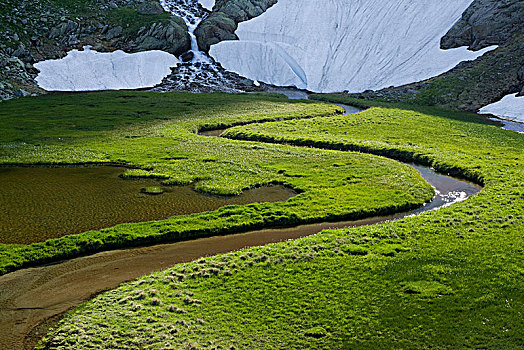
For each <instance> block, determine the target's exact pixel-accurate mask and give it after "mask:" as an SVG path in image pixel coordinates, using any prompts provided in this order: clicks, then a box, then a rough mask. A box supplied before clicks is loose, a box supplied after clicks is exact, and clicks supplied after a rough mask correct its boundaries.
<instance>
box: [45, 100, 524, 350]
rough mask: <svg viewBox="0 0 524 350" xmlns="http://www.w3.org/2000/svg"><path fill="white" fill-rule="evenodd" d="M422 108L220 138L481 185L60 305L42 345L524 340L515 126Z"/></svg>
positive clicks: (444, 345)
mask: <svg viewBox="0 0 524 350" xmlns="http://www.w3.org/2000/svg"><path fill="white" fill-rule="evenodd" d="M345 102H346V103H349V102H351V101H345ZM424 109H425V110H426V111H427V112H426V113H422V112H420V111H417V110H400V109H398V108H371V109H369V110H368V111H365V112H362V113H360V114H358V115H350V116H336V117H329V118H313V119H308V120H300V121H298V120H295V121H283V122H278V123H266V124H263V125H249V126H244V127H238V128H235V129H234V130H231V131H228V132H227V135H228V136H229V137H239V138H240V137H242V138H249V139H259V140H264V141H272V142H288V143H294V144H300V145H302V144H307V145H310V146H315V147H324V146H326V147H332V148H344V149H351V148H352V147H355V148H358V149H360V150H363V151H367V152H373V153H379V154H388V155H389V156H392V157H395V158H397V159H410V160H418V161H423V162H425V163H427V164H432V165H433V166H435V167H436V168H437V169H440V170H449V171H456V172H458V173H460V174H462V175H463V176H464V177H468V178H475V179H477V180H478V181H482V182H484V183H485V188H484V190H483V191H482V192H480V193H479V194H477V195H475V196H473V197H471V198H470V199H468V200H466V201H464V202H461V203H457V204H454V205H452V206H450V207H446V208H442V209H440V210H437V211H432V212H427V213H424V214H422V215H419V216H414V217H409V218H405V219H402V220H398V221H394V222H388V223H384V224H380V225H372V226H366V227H359V228H348V229H343V230H335V231H325V232H323V233H321V234H318V235H315V236H311V237H306V238H303V239H299V240H296V241H290V242H283V243H278V244H272V245H268V246H264V247H257V248H250V249H244V250H242V251H238V252H235V253H230V254H225V255H219V256H215V257H210V258H205V259H199V260H197V261H194V262H192V263H188V264H180V265H177V266H175V267H173V268H171V269H168V270H165V271H162V272H158V273H154V274H152V275H149V276H146V277H143V278H142V279H140V280H138V281H134V282H131V283H127V284H124V285H122V286H120V287H119V288H118V289H116V290H113V291H110V292H108V293H105V294H102V295H100V296H99V297H97V298H95V299H93V300H92V301H89V302H88V303H86V304H84V305H82V306H81V307H79V308H78V309H76V310H75V311H73V312H71V313H69V314H68V315H67V316H66V317H65V319H64V320H63V321H61V322H60V323H59V325H58V326H57V327H56V328H55V329H54V330H53V331H52V332H50V334H49V335H48V336H47V337H46V338H45V339H44V341H43V342H42V343H41V345H40V346H41V347H42V348H43V347H45V346H48V347H60V346H74V347H75V348H77V349H83V348H92V347H97V346H110V345H112V346H116V347H130V348H138V347H142V348H148V349H158V348H195V349H224V348H226V349H228V348H229V349H231V348H235V349H246V348H248V349H262V348H263V349H287V348H299V349H353V348H372V349H388V348H397V349H398V348H402V349H424V348H439V349H456V348H486V349H518V348H521V347H522V344H524V332H523V331H522V330H523V329H524V320H523V318H522V310H523V309H524V278H523V277H524V262H523V260H522V253H523V252H524V240H523V238H522V232H524V215H523V213H524V183H523V181H522V179H523V178H524V166H523V163H524V154H523V152H522V150H523V149H524V135H520V134H517V133H515V132H510V131H505V130H502V129H499V128H497V127H496V126H494V125H492V124H490V123H486V122H484V121H482V120H480V119H476V118H475V117H474V116H472V115H468V114H463V113H455V112H445V111H443V110H439V109H431V108H424ZM342 146H344V147H342ZM355 247H362V249H361V250H355ZM353 251H360V252H362V253H365V254H350V253H349V252H353ZM153 298H156V299H158V303H156V302H155V304H157V305H152V301H153ZM156 299H155V300H156ZM107 325H111V327H107Z"/></svg>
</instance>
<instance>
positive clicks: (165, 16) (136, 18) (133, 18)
mask: <svg viewBox="0 0 524 350" xmlns="http://www.w3.org/2000/svg"><path fill="white" fill-rule="evenodd" d="M172 18H173V16H172V15H171V14H169V13H167V12H164V13H161V14H149V15H143V14H140V13H138V11H137V10H134V9H130V8H125V7H120V8H117V9H114V10H112V11H109V12H108V13H107V15H106V20H107V21H108V23H110V24H111V25H112V26H121V27H122V28H123V32H124V34H127V35H130V34H133V33H136V32H138V31H139V30H140V28H142V27H148V26H150V25H151V24H153V23H167V22H169V21H170V20H171V19H172Z"/></svg>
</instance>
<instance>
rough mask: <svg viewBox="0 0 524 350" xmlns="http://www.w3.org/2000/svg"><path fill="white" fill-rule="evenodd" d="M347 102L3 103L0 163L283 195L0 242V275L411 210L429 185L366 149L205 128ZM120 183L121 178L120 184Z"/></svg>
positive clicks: (212, 190)
mask: <svg viewBox="0 0 524 350" xmlns="http://www.w3.org/2000/svg"><path fill="white" fill-rule="evenodd" d="M337 113H340V108H339V107H336V106H332V105H328V104H325V103H318V102H308V101H289V100H287V99H286V98H283V97H282V96H274V95H248V94H241V95H228V94H222V93H215V94H207V95H206V94H204V95H195V94H187V93H171V94H160V93H150V92H106V93H88V94H68V95H50V96H42V97H38V98H23V99H19V100H16V101H9V102H4V103H2V104H1V105H0V128H2V130H3V134H2V136H1V137H0V164H3V165H20V164H22V165H51V166H58V165H67V164H84V163H101V164H118V165H122V166H126V167H127V168H128V169H127V170H124V169H123V174H122V175H123V177H124V178H134V177H153V178H158V179H160V180H161V181H162V183H163V184H165V185H173V186H176V185H187V184H191V185H192V186H193V187H194V189H195V190H197V191H200V192H204V193H207V194H210V195H230V196H231V195H237V194H239V193H240V192H242V191H243V190H245V189H249V188H253V187H258V186H263V185H268V184H281V185H284V186H286V187H289V188H291V189H293V190H295V191H296V192H297V193H298V195H297V196H295V197H293V198H291V199H289V200H287V201H285V202H279V203H254V204H250V205H245V206H227V207H223V208H221V209H218V210H216V211H212V212H205V213H199V214H193V215H180V216H174V217H171V218H169V219H167V220H163V221H157V222H145V223H138V224H121V225H118V226H115V227H110V228H107V229H102V230H99V231H89V232H85V233H82V234H76V235H66V236H64V237H61V238H56V239H49V240H47V241H45V242H39V243H34V244H31V245H14V244H1V245H0V273H6V272H9V271H12V270H15V269H18V268H20V267H24V266H32V265H38V264H42V263H44V262H50V261H56V260H59V259H64V258H70V257H75V256H79V255H83V254H90V253H94V252H97V251H102V250H108V249H114V248H118V247H130V246H138V245H144V244H152V243H157V242H175V241H180V240H185V239H191V238H198V237H205V236H210V235H223V234H230V233H237V232H245V231H247V230H252V229H258V228H265V227H275V226H293V225H296V224H301V223H310V222H321V221H336V220H349V219H356V218H362V217H367V216H375V215H381V214H387V213H392V212H398V211H405V210H408V209H412V208H415V207H419V206H421V205H422V204H423V203H424V202H426V201H428V200H430V199H431V198H432V196H433V194H434V190H433V188H432V187H431V186H429V185H428V184H427V183H426V182H425V181H424V180H423V179H422V177H421V176H420V174H419V173H418V172H417V171H416V170H414V169H412V168H411V167H409V166H406V165H404V164H401V163H399V162H396V161H393V160H390V159H387V158H384V157H377V156H373V155H368V154H360V153H354V152H350V153H348V152H339V151H331V150H318V149H306V148H302V147H294V146H289V145H270V144H264V143H256V142H247V141H237V140H228V139H223V138H216V137H206V136H200V135H198V134H197V131H198V130H202V129H204V130H208V129H212V128H215V127H220V128H222V127H225V126H229V125H239V124H246V123H253V122H257V121H268V120H285V119H296V118H312V117H318V116H333V115H335V114H337ZM122 181H124V180H122Z"/></svg>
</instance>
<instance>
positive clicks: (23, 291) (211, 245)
mask: <svg viewBox="0 0 524 350" xmlns="http://www.w3.org/2000/svg"><path fill="white" fill-rule="evenodd" d="M411 166H413V167H415V168H416V169H418V170H419V171H420V172H421V175H422V176H423V177H424V179H426V181H428V182H429V183H430V184H432V185H433V186H434V187H435V188H436V190H437V196H436V197H435V198H434V199H433V200H432V201H431V202H430V203H428V204H427V205H425V206H424V207H422V208H419V209H417V210H413V211H410V212H406V213H399V214H395V215H391V216H386V217H373V218H368V219H364V220H359V221H346V222H336V223H330V222H326V223H317V224H310V225H301V226H297V227H291V228H273V229H265V230H258V231H251V232H246V233H243V234H235V235H228V236H217V237H209V238H202V239H196V240H191V241H185V242H178V243H173V244H162V245H155V246H149V247H142V248H133V249H120V250H114V251H108V252H102V253H98V254H94V255H90V256H86V257H80V258H75V259H70V260H66V261H62V262H58V263H55V264H50V265H45V266H40V267H35V268H26V269H22V270H18V271H15V272H12V273H9V274H7V275H4V276H0V348H2V349H23V348H32V347H33V346H34V345H35V344H36V342H37V341H38V340H39V339H40V338H41V337H42V336H43V335H45V333H46V331H47V329H48V328H49V327H50V326H52V325H53V324H55V323H56V322H57V321H58V320H59V319H60V317H61V315H62V314H63V313H64V312H66V311H67V310H69V309H72V308H74V307H76V306H78V305H79V304H81V303H82V302H84V301H87V300H89V299H91V298H93V296H94V295H96V294H98V293H100V292H103V291H106V290H110V289H114V288H116V287H117V286H118V285H119V284H121V283H123V282H126V281H130V280H133V279H136V278H138V277H140V276H143V275H146V274H149V273H151V272H153V271H156V270H161V269H165V268H168V267H170V266H173V265H175V264H178V263H183V262H189V261H192V260H195V259H197V258H199V257H204V256H210V255H216V254H221V253H226V252H230V251H235V250H238V249H242V248H245V247H251V246H259V245H265V244H269V243H274V242H280V241H285V240H289V239H296V238H299V237H304V236H307V235H311V234H315V233H318V232H320V231H322V230H324V229H327V228H342V227H354V226H362V225H371V224H377V223H381V222H385V221H389V220H394V219H399V218H402V217H406V216H410V215H417V214H420V213H421V212H424V211H427V210H434V209H437V208H440V207H442V206H445V205H449V204H452V203H454V202H456V201H459V200H464V199H466V198H467V197H468V196H470V195H472V194H475V193H477V192H479V191H480V190H481V188H480V187H479V186H476V185H474V184H471V183H469V182H465V181H461V180H457V179H454V178H451V177H449V176H445V175H440V174H437V173H435V172H434V171H433V170H432V169H430V168H427V167H421V166H417V165H411Z"/></svg>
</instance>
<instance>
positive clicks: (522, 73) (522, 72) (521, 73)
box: [517, 65, 524, 81]
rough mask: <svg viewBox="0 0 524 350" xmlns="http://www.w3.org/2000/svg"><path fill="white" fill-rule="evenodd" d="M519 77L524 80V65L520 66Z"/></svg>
mask: <svg viewBox="0 0 524 350" xmlns="http://www.w3.org/2000/svg"><path fill="white" fill-rule="evenodd" d="M517 77H518V78H519V80H520V81H524V65H522V67H520V69H519V71H518V72H517Z"/></svg>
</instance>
